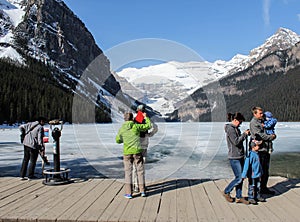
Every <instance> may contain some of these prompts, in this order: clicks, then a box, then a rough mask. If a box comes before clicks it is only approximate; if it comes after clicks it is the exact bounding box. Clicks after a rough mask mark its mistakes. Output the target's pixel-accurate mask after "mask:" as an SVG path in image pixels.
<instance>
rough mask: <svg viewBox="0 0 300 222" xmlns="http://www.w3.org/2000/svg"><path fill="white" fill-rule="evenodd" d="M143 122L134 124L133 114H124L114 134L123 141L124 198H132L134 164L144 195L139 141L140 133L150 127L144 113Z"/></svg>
mask: <svg viewBox="0 0 300 222" xmlns="http://www.w3.org/2000/svg"><path fill="white" fill-rule="evenodd" d="M144 117H145V123H144V124H136V123H134V121H133V114H132V113H130V112H127V113H125V114H124V120H125V123H123V125H122V126H121V128H120V129H119V131H118V134H117V136H116V142H117V143H123V155H124V156H123V163H124V171H125V195H124V197H125V198H129V199H131V198H132V168H133V164H134V165H135V167H136V169H137V173H138V184H139V189H140V192H141V196H142V197H145V196H146V193H145V179H144V159H143V154H142V152H143V149H142V147H141V143H140V133H141V132H144V131H147V130H148V129H150V128H151V122H150V119H149V118H148V117H147V114H146V113H144Z"/></svg>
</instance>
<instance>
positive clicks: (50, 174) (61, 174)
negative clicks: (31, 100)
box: [43, 120, 71, 185]
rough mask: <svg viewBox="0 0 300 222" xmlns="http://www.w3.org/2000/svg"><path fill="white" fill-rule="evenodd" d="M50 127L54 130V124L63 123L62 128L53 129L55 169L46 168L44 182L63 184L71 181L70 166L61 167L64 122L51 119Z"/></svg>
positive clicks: (47, 183) (46, 183)
mask: <svg viewBox="0 0 300 222" xmlns="http://www.w3.org/2000/svg"><path fill="white" fill-rule="evenodd" d="M49 124H50V129H51V130H52V126H53V125H59V124H60V125H61V127H60V129H59V128H58V127H55V128H54V129H53V130H52V137H53V169H48V170H44V171H43V172H44V175H45V180H44V181H43V184H45V185H61V184H66V183H71V181H70V180H69V178H68V176H69V172H70V169H69V168H60V141H59V140H60V137H61V131H62V128H63V122H62V121H59V120H52V121H49Z"/></svg>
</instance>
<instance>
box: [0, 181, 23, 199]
mask: <svg viewBox="0 0 300 222" xmlns="http://www.w3.org/2000/svg"><path fill="white" fill-rule="evenodd" d="M27 182H28V180H25V181H17V180H10V181H9V182H8V183H6V184H5V185H4V186H2V187H1V188H0V198H2V197H3V196H5V193H6V192H7V191H8V190H10V189H12V188H15V187H18V186H22V185H23V184H24V183H25V184H26V183H27Z"/></svg>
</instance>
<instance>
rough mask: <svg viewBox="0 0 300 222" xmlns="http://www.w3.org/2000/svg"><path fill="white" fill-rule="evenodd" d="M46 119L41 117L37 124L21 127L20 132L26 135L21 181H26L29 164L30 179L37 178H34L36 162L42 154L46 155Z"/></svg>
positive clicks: (32, 123) (31, 123)
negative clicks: (44, 138)
mask: <svg viewBox="0 0 300 222" xmlns="http://www.w3.org/2000/svg"><path fill="white" fill-rule="evenodd" d="M45 122H46V119H45V118H44V117H39V118H38V120H37V121H35V122H29V123H27V124H24V125H21V126H20V127H19V129H20V131H21V132H22V133H23V135H24V140H23V142H22V143H23V145H24V158H23V162H22V166H21V171H20V176H21V180H26V179H27V178H26V173H27V167H28V163H29V161H30V164H29V168H28V179H34V178H36V177H35V176H34V171H35V166H36V161H37V158H38V155H39V152H41V155H44V154H45V145H44V143H43V136H44V128H43V126H44V125H45Z"/></svg>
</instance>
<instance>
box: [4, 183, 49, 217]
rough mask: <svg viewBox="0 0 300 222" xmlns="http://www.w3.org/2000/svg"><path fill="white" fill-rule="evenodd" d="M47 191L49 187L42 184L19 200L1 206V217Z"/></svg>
mask: <svg viewBox="0 0 300 222" xmlns="http://www.w3.org/2000/svg"><path fill="white" fill-rule="evenodd" d="M46 192H48V189H47V188H46V187H45V186H41V187H40V188H38V189H34V190H32V191H31V192H30V191H29V192H28V193H27V195H24V196H22V197H20V198H18V199H17V200H13V201H11V202H9V203H8V204H5V205H3V206H2V207H1V208H0V209H1V211H0V218H3V217H4V215H5V214H8V213H9V212H11V211H15V209H18V208H22V207H24V206H25V205H26V204H28V203H29V202H31V201H32V200H34V199H35V198H37V197H38V196H41V195H42V194H43V193H46ZM5 201H8V199H5Z"/></svg>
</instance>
